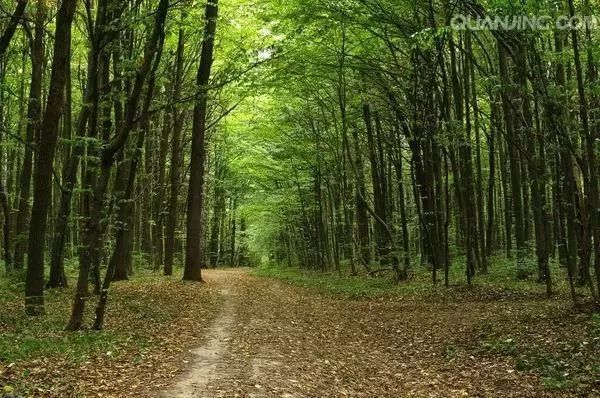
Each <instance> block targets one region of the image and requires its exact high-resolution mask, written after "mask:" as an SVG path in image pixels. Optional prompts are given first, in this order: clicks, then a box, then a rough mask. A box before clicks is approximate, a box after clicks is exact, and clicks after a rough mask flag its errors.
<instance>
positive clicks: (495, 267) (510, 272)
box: [254, 257, 586, 300]
mask: <svg viewBox="0 0 600 398" xmlns="http://www.w3.org/2000/svg"><path fill="white" fill-rule="evenodd" d="M533 261H534V260H531V259H530V260H529V261H528V262H529V263H531V262H533ZM416 262H417V261H414V263H416ZM532 266H533V264H530V265H529V267H530V268H531V267H532ZM254 274H255V275H257V276H261V277H269V278H275V279H280V280H283V281H286V282H288V283H291V284H294V285H298V286H303V287H306V288H310V289H313V290H317V291H319V292H321V293H328V294H336V295H342V296H345V297H349V298H378V297H386V296H404V297H406V298H418V299H432V300H438V299H443V298H450V299H453V300H459V299H461V298H467V299H468V298H479V299H489V300H498V299H500V300H501V299H514V298H543V297H544V296H545V292H546V288H545V285H544V284H540V283H537V282H536V281H535V280H534V279H533V277H531V278H530V279H528V280H525V281H518V280H517V279H516V277H515V275H516V271H515V264H514V260H511V259H506V258H504V257H494V258H492V259H490V265H489V273H488V274H485V275H477V276H476V277H475V278H474V280H473V284H472V286H470V287H469V286H467V283H466V277H465V275H464V258H461V257H458V258H456V259H455V261H454V262H453V266H452V267H451V268H450V272H449V280H450V286H449V288H446V287H445V286H443V284H444V281H443V278H444V273H443V270H442V271H440V272H438V276H437V278H438V283H437V285H433V283H432V276H431V271H429V270H428V269H426V268H424V267H421V266H414V267H413V269H412V270H411V277H410V280H409V281H407V282H401V283H399V284H396V283H394V282H393V280H392V276H391V273H390V272H387V273H383V274H381V275H380V276H376V277H368V276H367V275H366V274H364V273H363V274H362V275H358V276H351V275H349V273H348V272H342V275H341V276H340V275H339V273H338V272H333V271H332V272H325V273H321V272H312V271H307V270H302V269H299V268H296V267H283V266H278V265H274V264H269V265H264V266H262V267H259V268H257V269H255V271H254ZM552 274H553V275H554V279H553V287H554V290H555V292H556V293H557V294H558V295H559V296H561V297H566V295H567V294H568V286H567V282H566V275H565V271H564V270H562V269H560V268H559V267H558V265H557V264H552ZM579 290H580V291H581V293H582V294H585V293H586V290H585V289H579Z"/></svg>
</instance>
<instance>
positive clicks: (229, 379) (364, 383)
mask: <svg viewBox="0 0 600 398" xmlns="http://www.w3.org/2000/svg"><path fill="white" fill-rule="evenodd" d="M204 275H205V279H206V281H207V282H208V283H213V284H215V285H217V286H218V287H219V288H220V289H221V290H222V292H223V296H224V304H223V308H222V312H221V315H220V316H219V317H218V318H217V320H216V321H215V322H214V324H213V325H212V326H210V327H209V328H208V332H207V333H208V334H207V342H206V343H205V344H204V345H203V346H202V347H200V348H198V349H196V350H193V353H194V358H193V359H192V361H193V362H192V365H191V368H190V369H189V371H188V373H187V374H185V375H184V376H183V378H182V379H181V380H180V381H179V382H178V383H177V384H176V385H175V387H174V388H173V389H172V390H170V391H168V392H165V393H163V394H162V395H161V396H163V397H190V398H192V397H194V398H195V397H206V398H211V397H287V398H292V397H344V396H347V397H404V396H420V397H436V396H439V397H459V396H478V397H486V396H489V397H495V396H503V397H511V396H523V397H525V396H527V397H531V396H544V395H545V394H544V392H543V391H542V390H540V389H539V387H538V386H539V382H538V380H537V379H536V377H535V376H532V375H526V374H522V373H520V372H516V371H514V370H513V369H514V363H511V362H510V360H509V359H506V358H504V357H499V358H475V357H473V356H471V355H470V354H468V353H466V352H463V351H462V350H456V352H454V351H453V347H455V346H454V345H453V343H455V342H457V341H464V340H465V339H467V340H468V339H470V338H471V337H470V335H471V334H472V333H476V329H477V328H475V326H474V325H475V323H476V322H477V324H479V323H480V322H481V317H482V316H483V315H485V314H486V313H489V312H488V311H493V310H494V309H495V308H496V307H495V305H497V304H489V303H475V302H474V303H469V305H468V306H466V305H464V304H465V303H463V305H462V306H459V305H456V304H454V305H453V304H440V303H421V302H416V301H412V300H406V301H404V300H403V299H402V298H399V297H398V298H395V299H394V300H390V299H378V300H348V299H338V298H335V297H331V296H325V295H321V294H317V293H315V292H312V291H310V290H307V289H304V288H299V287H295V286H291V285H288V284H285V283H283V282H280V281H276V280H271V279H264V278H257V277H254V276H252V275H250V274H249V272H248V271H247V270H243V269H239V270H218V271H213V270H210V271H206V272H205V273H204ZM457 344H458V343H457ZM448 347H450V348H448ZM448 350H450V351H452V352H450V355H448V352H447V351H448Z"/></svg>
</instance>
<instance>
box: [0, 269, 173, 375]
mask: <svg viewBox="0 0 600 398" xmlns="http://www.w3.org/2000/svg"><path fill="white" fill-rule="evenodd" d="M74 265H76V264H71V263H67V264H66V273H67V275H68V277H69V282H70V287H69V288H67V289H52V290H47V291H46V292H45V294H44V301H45V311H46V313H45V314H44V315H43V316H40V317H30V316H27V315H26V314H25V312H24V309H23V300H24V293H23V292H24V282H23V280H24V275H22V273H13V274H11V275H8V276H5V277H1V278H0V365H5V366H6V365H8V364H10V363H13V362H16V363H18V362H22V361H28V360H32V359H36V358H43V357H64V358H67V359H68V360H70V361H73V362H82V361H86V360H87V359H88V358H89V357H90V356H93V355H97V354H99V353H110V355H109V356H110V357H114V358H117V357H118V356H119V351H120V348H122V347H123V346H130V347H131V346H134V347H137V348H138V349H143V348H145V347H146V346H148V345H149V344H150V342H149V341H147V339H146V338H145V337H144V332H143V329H140V332H139V333H138V332H137V330H131V328H129V330H124V329H123V328H120V327H115V328H110V329H108V328H105V330H103V331H101V332H97V331H92V330H84V331H80V332H76V333H71V332H66V331H65V330H64V329H65V326H66V324H67V321H68V318H69V315H70V312H71V304H72V300H73V294H74V287H73V286H74V284H75V278H76V273H77V272H76V267H75V266H74ZM163 281H164V277H162V275H158V274H156V273H151V272H150V271H146V270H142V271H138V272H137V273H136V275H135V278H133V279H132V280H131V281H129V282H126V283H127V286H129V287H130V288H129V287H128V288H127V289H121V291H120V294H119V296H118V297H116V296H114V294H113V295H111V300H109V307H108V311H109V312H111V311H117V309H116V307H119V309H118V310H119V311H121V312H125V313H127V314H130V315H129V317H130V320H131V322H135V323H136V324H140V325H146V326H152V325H156V324H161V323H164V322H168V321H169V319H171V318H173V316H174V314H173V313H172V311H171V309H170V308H169V307H168V306H161V305H158V304H157V303H156V302H155V299H156V297H154V296H156V295H155V294H154V293H153V292H152V291H150V290H144V289H142V288H141V286H146V285H148V286H153V283H155V282H156V283H159V282H163ZM118 286H119V285H118V284H114V285H113V288H115V289H116V288H118ZM136 286H139V287H140V288H136ZM145 291H146V292H147V293H146V294H144V293H143V292H145ZM140 292H142V294H140ZM117 301H118V302H117ZM95 304H96V297H91V298H90V302H89V303H88V305H87V306H86V315H85V319H86V324H87V325H88V326H89V323H90V320H91V319H93V311H94V309H95ZM108 316H109V317H110V319H111V320H112V319H114V314H108Z"/></svg>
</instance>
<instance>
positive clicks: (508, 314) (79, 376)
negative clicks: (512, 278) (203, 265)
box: [0, 269, 600, 398]
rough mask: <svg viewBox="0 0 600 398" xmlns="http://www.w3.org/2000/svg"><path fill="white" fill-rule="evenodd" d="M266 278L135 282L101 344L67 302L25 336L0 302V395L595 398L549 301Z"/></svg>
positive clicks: (561, 313) (63, 297)
mask: <svg viewBox="0 0 600 398" xmlns="http://www.w3.org/2000/svg"><path fill="white" fill-rule="evenodd" d="M264 275H266V274H264V273H263V276H264ZM268 276H272V277H270V278H266V277H260V276H256V272H251V271H250V270H247V269H232V270H217V271H215V270H208V271H205V272H204V277H205V279H206V282H207V283H206V284H203V285H202V286H201V287H199V286H198V285H194V284H187V283H183V282H180V281H178V280H176V279H175V278H172V279H165V278H160V277H158V276H156V277H141V278H140V277H139V276H138V277H136V278H135V279H133V280H132V281H131V282H126V283H119V284H116V286H115V290H114V291H112V292H111V299H110V300H111V301H110V305H111V307H110V310H109V314H107V325H106V328H105V331H104V332H102V333H97V332H91V331H87V332H81V333H77V334H67V333H65V332H63V331H62V327H64V323H65V322H66V315H65V314H66V313H68V307H69V304H70V300H68V295H69V294H70V292H69V291H65V292H52V293H50V294H49V295H48V297H47V303H48V305H47V307H48V308H49V311H48V314H47V315H46V317H45V318H44V320H43V322H42V325H41V326H40V325H39V321H37V322H34V321H33V320H32V319H30V318H23V317H22V316H21V315H19V314H20V313H21V312H22V309H21V308H19V305H21V304H20V303H17V302H16V301H15V302H14V304H11V303H12V302H11V301H6V300H4V299H3V298H2V297H0V301H1V300H4V301H5V302H2V306H0V386H2V385H10V386H11V388H14V391H15V392H16V393H17V394H23V396H39V397H81V396H86V397H157V396H158V397H162V398H174V397H187V398H192V397H194V398H195V397H206V398H210V397H288V398H292V397H298V398H300V397H344V396H348V397H404V396H417V397H436V396H439V397H459V396H476V397H499V396H501V397H513V396H514V397H517V396H518V397H532V396H540V397H542V396H586V397H587V396H600V366H599V365H600V319H598V317H597V316H592V315H589V314H584V313H579V312H575V311H572V307H571V306H570V304H569V303H568V300H565V299H564V297H562V296H559V297H556V298H555V299H552V300H546V299H544V298H543V297H542V296H540V295H538V294H532V293H527V292H524V293H516V292H509V291H500V290H499V291H490V290H487V289H486V290H485V293H484V290H478V289H477V288H473V289H469V290H466V289H464V288H462V287H456V288H451V290H450V291H449V292H448V293H443V292H444V291H443V290H441V288H440V290H439V291H440V292H442V293H439V292H438V291H435V292H434V293H433V294H432V291H431V289H429V290H428V293H424V292H422V291H419V290H414V291H412V293H406V292H407V291H406V290H404V293H402V294H399V293H398V292H397V291H390V289H387V290H386V289H385V288H384V287H383V286H386V285H387V284H388V283H389V281H387V280H386V279H385V278H380V281H378V280H375V281H374V282H372V283H375V284H377V286H380V287H381V290H377V289H373V288H369V289H365V290H361V289H360V288H357V286H354V289H353V290H352V294H346V293H349V292H350V291H348V292H340V291H337V290H336V289H335V286H336V285H335V284H336V283H337V282H334V281H336V280H337V279H334V278H333V277H327V276H306V275H303V274H299V273H298V271H294V272H291V271H290V273H286V274H285V275H284V274H279V275H277V274H273V275H271V274H269V275H268ZM273 276H274V277H275V278H273ZM278 279H279V280H278ZM280 279H286V280H280ZM357 280H358V279H357ZM361 280H362V279H361ZM348 283H349V281H348V280H347V281H346V283H345V284H344V285H343V286H346V285H348ZM357 283H359V282H357ZM360 283H363V282H360ZM369 283H371V282H369ZM298 285H302V286H298ZM332 286H333V287H334V288H331V287H332ZM340 286H342V285H341V284H340ZM356 293H358V294H356ZM69 297H70V296H69ZM63 302H64V304H63ZM36 325H37V326H36ZM0 391H2V390H1V389H0ZM0 396H1V392H0ZM16 396H19V395H16Z"/></svg>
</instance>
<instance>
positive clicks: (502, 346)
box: [481, 338, 517, 355]
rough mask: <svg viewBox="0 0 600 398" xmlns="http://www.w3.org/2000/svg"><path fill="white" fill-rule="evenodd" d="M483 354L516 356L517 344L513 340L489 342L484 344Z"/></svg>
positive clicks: (482, 346)
mask: <svg viewBox="0 0 600 398" xmlns="http://www.w3.org/2000/svg"><path fill="white" fill-rule="evenodd" d="M481 352H483V353H485V354H491V355H514V354H515V353H516V352H517V344H516V343H515V341H514V340H513V339H511V338H508V339H504V340H487V341H484V342H483V343H482V345H481Z"/></svg>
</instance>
